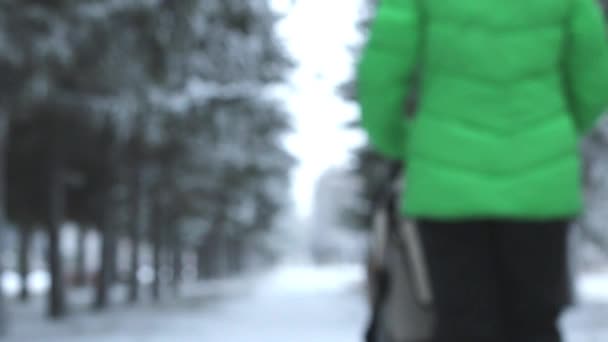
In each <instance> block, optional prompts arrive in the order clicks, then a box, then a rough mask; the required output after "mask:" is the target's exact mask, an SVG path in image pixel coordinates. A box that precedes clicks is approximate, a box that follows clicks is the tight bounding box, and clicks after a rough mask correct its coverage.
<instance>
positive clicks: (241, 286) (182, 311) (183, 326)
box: [5, 264, 608, 342]
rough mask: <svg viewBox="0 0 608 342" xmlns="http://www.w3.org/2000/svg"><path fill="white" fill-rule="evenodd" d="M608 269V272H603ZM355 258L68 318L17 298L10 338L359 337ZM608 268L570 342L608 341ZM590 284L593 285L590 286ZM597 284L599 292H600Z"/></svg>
mask: <svg viewBox="0 0 608 342" xmlns="http://www.w3.org/2000/svg"><path fill="white" fill-rule="evenodd" d="M606 273H608V272H606ZM363 278H364V271H363V269H362V267H361V266H357V265H338V266H326V267H321V268H316V267H311V266H307V265H297V264H296V265H293V264H291V265H284V266H282V267H279V268H277V269H275V270H273V271H272V272H269V273H266V274H264V275H262V276H257V277H245V278H239V279H232V280H223V281H216V282H210V283H207V284H206V285H204V286H203V285H200V284H199V285H197V286H188V287H186V288H184V291H183V293H182V297H181V298H182V299H180V300H177V301H176V302H172V303H164V304H158V305H152V304H142V305H140V306H136V307H132V308H129V307H126V306H121V305H120V304H114V305H113V307H112V310H111V311H109V312H107V313H102V314H93V313H90V312H86V313H85V312H83V310H85V308H84V307H80V308H78V309H75V310H77V311H75V312H73V314H72V315H71V316H70V318H69V319H67V320H65V321H60V322H54V323H53V322H49V321H46V320H42V319H41V318H40V316H39V315H40V313H39V312H36V311H35V310H39V309H41V305H42V304H43V303H34V304H32V305H30V306H29V307H25V308H24V307H23V306H22V305H15V306H14V307H15V309H14V310H15V311H14V312H11V316H12V317H13V321H12V322H11V327H12V334H11V335H10V336H9V337H8V338H6V339H5V341H8V342H28V341H31V342H37V341H40V342H43V341H44V342H140V341H146V342H148V341H149V342H161V341H162V342H190V341H192V342H195V341H196V342H198V341H207V342H354V341H360V340H361V336H362V332H363V329H364V327H365V322H366V319H367V308H366V301H365V298H364V293H363V292H364V291H362V287H361V285H362V281H363ZM606 278H608V274H599V273H598V274H595V275H587V276H585V277H583V278H581V283H580V284H583V286H581V287H580V289H581V291H582V293H583V294H584V295H585V298H586V301H585V302H583V303H582V304H581V305H580V306H578V307H576V308H574V309H572V310H571V311H570V312H568V313H567V314H566V315H565V316H564V319H563V327H564V333H565V335H566V340H565V342H605V341H608V325H607V324H606V322H608V302H603V303H602V301H601V300H599V299H601V298H605V297H606V294H607V293H608V288H606V287H604V291H598V289H599V287H598V288H596V287H595V285H593V286H590V285H588V284H595V283H596V282H597V284H598V285H597V286H599V284H600V283H602V282H603V281H605V279H606ZM587 291H589V293H586V292H587ZM596 291H597V292H596Z"/></svg>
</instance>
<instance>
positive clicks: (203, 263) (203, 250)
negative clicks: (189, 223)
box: [196, 243, 209, 280]
mask: <svg viewBox="0 0 608 342" xmlns="http://www.w3.org/2000/svg"><path fill="white" fill-rule="evenodd" d="M208 270H209V263H208V258H207V245H206V244H205V243H201V244H200V246H198V247H197V248H196V271H197V278H198V280H203V279H206V278H207V274H208Z"/></svg>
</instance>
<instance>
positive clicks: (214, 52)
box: [0, 0, 608, 342]
mask: <svg viewBox="0 0 608 342" xmlns="http://www.w3.org/2000/svg"><path fill="white" fill-rule="evenodd" d="M374 2H375V1H373V0H351V1H348V2H342V1H324V0H180V1H169V0H0V268H1V269H0V272H1V277H0V289H1V290H2V293H3V296H2V297H0V298H1V299H0V340H6V341H62V342H64V341H65V342H70V341H99V342H104V341H137V340H141V339H144V340H145V341H176V342H180V341H185V342H188V341H212V342H213V341H222V342H232V341H239V342H240V341H243V342H249V341H264V342H274V341H281V342H284V341H289V342H298V341H306V342H310V341H315V342H324V341H327V342H330V341H331V342H347V341H357V340H360V336H361V333H362V331H363V329H364V326H365V324H366V320H367V318H368V308H367V302H366V298H365V291H364V284H365V271H364V266H362V265H363V264H364V262H365V255H366V246H367V240H368V234H369V229H370V225H369V222H370V215H371V204H372V203H371V202H372V198H373V194H374V193H375V191H376V190H377V189H378V188H379V186H381V185H382V183H383V182H385V181H386V176H387V172H388V165H387V163H386V162H385V161H383V160H382V159H381V158H380V157H379V156H377V155H375V154H374V153H373V152H372V151H371V150H370V149H369V148H368V146H367V144H366V141H365V138H364V136H363V134H362V132H361V131H360V129H359V128H358V122H357V120H358V109H357V106H356V104H355V94H354V91H353V89H354V87H353V82H352V77H353V66H354V65H355V62H356V60H357V55H358V51H359V50H360V47H361V43H362V42H363V41H364V39H365V33H366V29H365V28H366V26H367V23H368V19H369V17H370V14H371V13H373V9H374ZM606 5H608V2H606ZM497 67H499V66H497ZM607 91H608V90H607ZM582 149H583V153H584V155H585V157H586V165H585V177H586V179H585V182H586V185H587V198H588V210H587V212H586V214H585V215H584V216H583V217H582V218H581V219H580V220H579V222H577V224H576V229H575V230H574V231H573V234H572V247H573V249H572V250H573V254H572V255H573V258H572V265H573V270H574V277H575V282H574V283H575V285H576V294H577V297H576V303H575V305H574V306H573V308H572V310H570V311H569V312H568V314H567V315H566V317H565V318H564V331H565V333H566V335H567V338H568V341H569V342H593V341H602V342H604V341H608V326H607V325H606V324H605V323H606V322H608V226H607V225H608V122H606V121H604V122H603V123H602V125H601V126H600V127H599V128H598V129H597V130H596V131H594V132H593V133H592V135H591V136H590V137H589V138H588V139H587V140H586V141H585V142H584V143H583V145H582ZM539 248H542V246H539Z"/></svg>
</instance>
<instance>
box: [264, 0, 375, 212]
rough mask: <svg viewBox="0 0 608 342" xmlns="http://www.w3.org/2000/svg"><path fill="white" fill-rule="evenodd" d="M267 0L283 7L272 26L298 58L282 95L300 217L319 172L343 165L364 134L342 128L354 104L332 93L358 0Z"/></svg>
mask: <svg viewBox="0 0 608 342" xmlns="http://www.w3.org/2000/svg"><path fill="white" fill-rule="evenodd" d="M272 3H273V5H274V6H275V7H276V8H277V9H278V10H279V11H283V12H285V13H286V17H285V18H284V19H283V20H282V21H281V22H280V24H279V26H278V31H279V35H280V36H281V37H282V39H283V40H284V41H285V43H286V46H287V48H288V51H289V53H290V54H291V55H292V56H293V58H294V59H295V60H296V62H297V63H298V67H297V69H296V70H295V71H294V73H293V75H292V77H291V90H290V91H288V92H287V93H286V95H285V100H286V104H287V109H288V110H289V112H290V113H291V115H292V117H293V119H292V120H293V124H294V129H295V132H294V134H292V135H290V136H289V137H288V138H287V139H286V144H287V147H288V148H289V150H290V151H291V152H292V153H293V154H294V155H295V157H296V158H297V159H298V160H299V162H300V164H299V165H298V166H297V167H296V169H295V170H294V173H293V176H292V179H293V186H292V192H293V196H294V203H295V205H296V209H297V214H299V215H300V216H303V217H306V216H308V215H309V214H310V211H311V205H312V197H313V193H314V187H315V183H316V181H317V179H318V178H319V176H320V175H321V174H322V173H323V172H324V171H325V170H327V169H328V168H330V167H332V166H341V165H345V164H346V163H347V162H348V161H349V159H350V156H351V150H352V149H353V148H354V147H356V146H357V145H359V144H361V143H362V141H363V139H364V138H363V136H362V134H361V132H357V131H352V130H345V129H344V125H345V123H346V122H348V121H351V120H353V119H355V118H356V117H357V116H358V109H357V107H356V105H355V104H353V103H347V102H345V101H343V100H342V99H341V98H340V97H339V96H338V95H337V93H336V87H337V86H338V85H340V84H341V83H342V82H344V81H345V80H347V79H348V78H349V77H350V76H351V75H352V67H353V56H352V53H351V52H350V51H349V46H352V45H353V44H355V43H357V41H358V40H359V35H358V34H357V30H356V28H355V24H356V21H357V17H358V11H359V3H360V0H349V1H328V0H296V1H292V0H272Z"/></svg>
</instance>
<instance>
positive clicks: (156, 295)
mask: <svg viewBox="0 0 608 342" xmlns="http://www.w3.org/2000/svg"><path fill="white" fill-rule="evenodd" d="M154 206H155V208H154V209H155V210H154V219H153V220H152V249H153V267H154V282H153V283H152V298H153V299H154V300H155V301H158V300H160V287H161V263H162V235H163V234H162V225H163V215H162V214H161V210H162V209H161V205H160V203H159V199H155V200H154Z"/></svg>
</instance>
